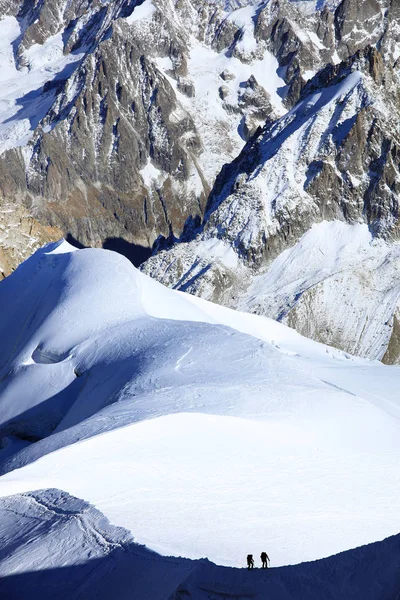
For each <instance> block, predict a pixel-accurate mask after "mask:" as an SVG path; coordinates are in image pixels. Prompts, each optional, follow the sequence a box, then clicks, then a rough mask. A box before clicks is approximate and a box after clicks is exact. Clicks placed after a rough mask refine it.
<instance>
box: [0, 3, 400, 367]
mask: <svg viewBox="0 0 400 600" xmlns="http://www.w3.org/2000/svg"><path fill="white" fill-rule="evenodd" d="M399 10H400V9H399V7H398V4H397V3H395V2H393V1H391V0H362V1H361V2H360V1H358V0H357V1H356V0H342V1H339V0H337V1H336V0H335V1H333V0H332V1H330V0H329V1H326V2H325V1H322V0H316V1H290V0H262V1H261V0H258V1H247V0H246V1H242V0H235V1H232V2H231V1H230V2H227V1H225V0H215V1H210V0H200V1H199V0H196V2H194V1H192V0H182V1H180V2H175V1H173V0H144V1H143V2H140V1H138V0H110V1H107V2H103V1H100V0H96V1H89V0H85V1H83V2H82V1H77V0H72V1H68V2H66V1H65V2H59V1H58V0H43V1H41V2H39V1H36V0H35V1H34V2H27V1H24V0H2V1H1V2H0V40H1V42H0V55H1V57H2V58H3V62H2V64H3V69H2V72H1V74H0V78H1V82H2V84H3V85H2V86H1V90H0V199H1V203H2V206H1V209H0V210H1V212H0V249H1V252H0V272H1V273H2V274H3V275H7V274H8V273H9V272H10V271H11V270H12V269H13V268H15V266H16V265H17V264H18V263H19V262H21V260H23V259H24V258H26V257H27V256H29V254H30V253H31V251H32V250H34V249H36V248H37V247H39V246H40V245H41V244H43V243H44V242H47V241H49V239H58V238H59V237H60V234H61V232H62V234H63V235H64V236H66V237H67V236H70V237H69V238H68V239H72V240H74V239H75V240H76V241H77V242H78V243H79V244H80V245H85V246H86V245H89V246H104V247H105V248H110V249H117V250H119V251H122V252H123V253H124V254H125V255H127V256H129V257H130V258H131V259H132V260H133V262H134V263H135V264H136V265H138V264H139V263H142V262H143V261H144V260H145V259H146V258H148V257H149V256H150V254H153V255H154V256H152V257H151V258H150V259H149V260H148V261H147V262H146V264H145V266H144V267H143V268H144V270H145V272H146V273H148V274H150V275H151V276H153V277H156V278H158V279H159V280H160V281H162V282H163V283H165V284H167V285H169V286H171V287H175V288H177V289H182V290H187V291H190V292H191V293H195V294H198V295H201V296H202V297H203V298H205V299H212V300H214V301H218V302H222V303H224V304H225V305H227V306H230V307H232V308H239V309H245V310H249V311H253V312H259V313H261V314H264V315H267V316H271V317H273V318H278V319H279V320H281V321H282V322H284V323H287V324H289V325H291V326H295V327H296V329H297V330H298V331H299V332H301V333H304V334H307V335H312V336H313V337H314V338H315V339H317V340H320V341H322V342H324V343H329V344H331V343H334V344H335V345H337V346H340V347H341V348H342V349H344V350H345V351H348V352H352V353H354V352H355V353H358V354H362V355H363V356H365V357H370V358H378V359H384V360H385V361H386V362H389V363H396V362H397V361H398V360H399V347H400V346H399V342H398V338H399V333H398V331H399V325H398V323H399V316H398V315H399V313H398V308H397V306H398V292H397V289H398V284H397V280H398V276H397V271H398V269H397V262H396V260H395V257H396V255H397V254H396V253H397V250H396V248H397V245H396V244H397V238H398V236H397V222H398V193H399V169H398V164H399V161H398V155H399V151H398V147H399V139H398V138H399V130H398V122H399V109H400V100H399V93H398V90H399V81H398V64H399V59H400V27H399V21H400V13H399ZM336 220H339V221H341V222H342V223H343V224H347V225H350V226H357V227H358V225H360V224H364V225H365V227H368V229H369V232H370V238H369V241H368V239H367V234H366V233H365V234H363V244H364V246H363V248H365V252H366V253H367V254H368V256H370V257H371V260H370V261H368V262H367V264H365V263H362V261H360V257H359V256H354V257H353V261H351V260H349V261H347V262H346V269H345V272H344V271H343V270H342V267H343V264H342V258H341V254H340V248H341V247H342V246H343V244H344V241H345V240H346V239H348V237H349V234H348V232H349V231H350V230H349V229H348V228H347V227H345V226H343V229H342V231H343V236H344V237H343V238H342V240H340V239H339V240H338V254H337V255H336V257H335V259H334V263H336V267H333V266H332V268H330V269H327V270H326V271H324V272H322V271H321V269H319V268H316V266H314V265H310V269H309V271H308V272H307V273H305V274H304V276H302V277H299V276H298V273H297V272H295V271H294V270H293V269H294V266H295V265H298V263H299V260H298V259H297V260H296V261H293V260H291V261H290V262H291V265H292V266H291V267H290V268H289V265H288V264H287V265H286V268H287V269H288V270H287V271H286V272H285V277H284V279H285V281H289V282H290V290H287V289H286V288H285V286H284V285H283V286H281V287H279V286H278V287H276V286H275V288H274V290H272V289H271V288H264V287H262V293H261V294H260V297H253V295H252V294H253V292H250V291H249V287H251V288H252V290H254V289H257V290H260V289H261V283H260V282H261V281H264V282H268V281H270V280H274V277H275V276H274V273H275V272H276V271H275V269H276V268H277V265H279V264H281V263H282V260H283V259H282V256H280V255H281V254H282V252H285V251H289V250H290V251H291V256H292V258H293V257H294V252H296V248H298V249H299V252H301V249H302V248H304V245H305V244H306V245H307V244H308V243H309V242H310V239H311V238H312V237H313V236H314V235H315V234H314V233H313V232H314V231H315V229H314V227H315V226H317V225H318V226H319V224H320V223H321V222H323V221H328V222H330V223H333V224H332V231H333V237H334V239H337V236H338V227H339V225H337V224H335V223H334V221H336ZM26 222H28V223H29V227H28V228H25V227H24V228H23V231H22V232H21V231H20V230H19V227H18V224H19V223H26ZM324 227H325V225H322V228H324ZM357 227H356V229H355V230H357V231H359V230H358V229H357ZM320 231H325V232H326V231H327V230H326V229H321V230H320ZM21 234H22V235H21ZM304 235H306V236H308V237H307V238H306V239H307V241H304V240H303V238H302V236H304ZM350 235H351V234H350ZM317 237H318V238H319V239H321V236H320V234H317ZM393 242H394V243H393ZM297 244H299V246H297ZM385 244H386V245H385ZM171 248H172V250H171ZM166 249H168V252H165V250H166ZM331 250H332V244H331V242H327V246H326V247H321V251H322V252H323V253H325V254H330V253H331ZM299 256H300V255H299ZM330 256H332V255H331V254H330ZM382 256H385V257H388V260H390V262H391V265H387V264H385V265H384V271H385V275H384V277H383V279H381V278H380V277H379V282H381V281H382V286H381V285H380V283H379V285H375V283H374V279H375V277H376V269H375V267H374V265H376V264H380V263H379V261H380V258H381V257H382ZM221 257H223V258H221ZM274 260H278V261H280V262H278V263H274ZM226 261H228V262H226ZM296 268H297V266H296ZM285 285H286V284H285ZM349 285H350V286H352V288H354V289H356V290H357V293H356V294H354V295H353V296H351V298H349V299H347V290H348V286H349ZM272 295H274V296H275V298H272ZM365 295H366V296H367V297H368V298H367V302H365V298H364V296H365ZM328 297H329V300H328ZM344 297H346V303H344V302H343V298H344ZM348 303H350V305H351V306H350V309H349V310H348V309H347V304H348ZM377 306H378V307H380V310H379V311H378V313H377V311H376V307H377ZM343 315H345V317H344V316H343ZM372 322H373V324H372ZM348 323H350V325H349V326H348Z"/></svg>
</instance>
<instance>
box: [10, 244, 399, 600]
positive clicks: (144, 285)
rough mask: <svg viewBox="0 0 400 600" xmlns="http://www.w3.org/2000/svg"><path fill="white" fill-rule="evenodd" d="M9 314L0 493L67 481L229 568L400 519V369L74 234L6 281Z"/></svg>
mask: <svg viewBox="0 0 400 600" xmlns="http://www.w3.org/2000/svg"><path fill="white" fill-rule="evenodd" d="M0 314H1V315H2V322H1V323H0V336H1V339H2V340H3V344H2V349H1V355H0V358H1V378H2V380H1V388H0V419H1V421H0V422H1V427H0V431H1V438H2V450H0V460H1V461H2V464H1V468H2V472H3V473H4V474H3V475H2V477H1V480H0V495H1V496H7V495H10V494H19V493H26V492H30V491H34V490H39V489H43V488H48V487H51V488H58V489H62V490H65V491H66V492H68V493H70V494H73V495H74V496H77V497H79V498H84V499H85V500H86V501H88V502H90V503H91V504H93V505H94V506H95V507H96V508H97V509H99V510H101V511H102V512H103V513H104V515H105V516H106V517H107V518H108V519H110V521H111V522H112V523H114V524H118V525H120V526H122V527H124V528H126V529H128V530H129V531H131V532H132V533H133V535H134V536H135V540H136V541H137V542H138V543H143V544H145V545H146V546H147V547H148V548H150V549H152V550H155V551H157V552H160V553H161V554H164V555H165V554H168V555H174V556H182V555H183V556H185V557H188V558H193V559H195V558H200V557H202V556H207V557H208V558H210V559H211V560H213V561H216V562H218V563H220V564H224V565H231V566H239V565H241V564H242V560H243V555H245V554H246V553H247V552H248V551H251V549H254V552H256V551H259V550H260V551H261V550H262V549H263V548H264V547H267V550H268V553H269V554H270V556H271V555H272V556H273V564H274V565H275V566H276V565H283V564H290V563H297V562H301V561H304V560H314V559H316V558H321V557H325V556H328V555H331V554H333V553H336V552H340V551H342V550H346V549H348V548H352V547H355V546H358V545H361V544H366V543H369V542H372V541H376V540H379V539H382V538H384V537H386V536H389V535H392V534H395V533H397V532H398V531H399V528H400V521H399V514H400V511H399V508H400V505H399V499H398V489H399V484H400V479H399V477H400V475H399V469H398V462H399V458H400V441H399V440H400V436H399V416H400V405H399V401H398V386H399V379H400V373H399V370H398V369H397V368H396V367H384V366H383V365H381V364H380V363H377V362H375V363H374V362H369V361H367V360H363V359H359V358H356V357H353V356H351V355H349V354H346V353H345V352H341V351H338V350H335V349H334V348H330V347H328V346H324V345H322V344H318V343H315V342H313V341H311V340H307V339H306V338H303V337H302V336H300V335H299V334H298V333H296V332H295V331H294V330H292V329H289V328H287V327H285V326H284V325H281V324H279V323H277V322H275V321H272V320H270V319H267V318H264V317H259V316H256V315H250V314H246V313H238V312H235V311H232V310H229V309H226V308H223V307H221V306H216V305H213V304H211V303H209V302H206V301H204V300H201V299H199V298H195V297H193V296H187V295H186V294H182V293H179V292H176V291H173V290H170V289H167V288H164V287H163V286H161V285H160V284H158V283H157V282H155V281H154V280H152V279H150V278H148V277H147V276H146V275H144V274H142V273H140V272H139V271H137V270H136V269H135V268H134V267H133V266H132V265H131V264H130V263H129V261H127V260H126V259H125V258H123V257H122V256H120V255H117V254H115V253H113V252H110V251H105V250H95V249H84V250H74V249H73V248H72V247H71V246H69V245H68V244H67V243H66V242H62V243H58V244H54V245H52V246H51V245H50V246H47V247H45V248H43V249H41V250H40V251H38V252H37V253H36V254H35V255H33V256H32V257H31V258H30V259H29V260H28V261H26V262H25V263H23V264H22V265H21V266H20V267H19V268H18V269H17V270H16V271H15V273H13V274H12V275H11V276H10V277H9V278H7V279H6V280H4V281H3V282H2V283H0ZM372 440H373V441H372ZM377 506H379V510H377V509H376V507H377ZM258 549H259V550H258ZM178 597H179V596H178Z"/></svg>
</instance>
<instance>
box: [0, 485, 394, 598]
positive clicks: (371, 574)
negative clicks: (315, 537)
mask: <svg viewBox="0 0 400 600" xmlns="http://www.w3.org/2000/svg"><path fill="white" fill-rule="evenodd" d="M0 517H1V518H0V532H1V536H0V577H1V579H0V593H1V595H2V597H4V598H14V599H15V600H17V599H18V600H19V599H21V600H22V599H23V598H28V597H29V598H32V600H35V599H36V598H37V599H38V600H39V599H40V600H47V599H49V600H50V599H53V598H57V599H58V600H75V599H82V600H83V599H84V600H91V599H93V600H94V599H96V600H109V598H112V597H115V598H118V600H125V599H126V600H128V599H131V598H132V597H135V598H138V599H139V598H140V600H142V599H143V600H144V599H146V600H167V599H168V600H171V599H172V600H179V599H180V598H184V597H192V598H196V600H209V599H210V598H220V597H223V598H227V599H228V600H229V599H234V598H249V597H250V598H254V599H255V600H265V598H268V599H269V600H299V599H300V598H301V599H302V600H327V599H328V598H329V600H343V599H344V598H351V599H352V600H393V599H394V598H396V597H397V593H398V571H399V567H400V562H399V561H400V559H399V555H400V554H399V553H400V541H399V536H395V537H392V538H389V539H387V540H384V541H383V542H379V543H375V544H371V545H370V546H364V547H362V548H357V549H355V550H352V551H350V552H345V553H342V554H339V555H337V556H332V557H330V558H328V559H325V560H321V561H316V562H313V563H306V564H300V565H296V566H293V567H284V568H279V569H273V570H270V571H268V572H265V571H262V570H255V571H253V572H251V573H249V572H248V571H247V570H244V569H232V568H224V567H220V566H217V565H215V564H213V563H211V562H209V561H208V560H196V561H191V560H188V559H184V558H170V557H163V556H160V555H158V554H156V553H154V552H151V551H149V550H147V549H146V548H145V547H143V546H139V545H138V544H136V543H135V542H134V540H133V538H132V536H130V535H129V533H128V532H127V531H125V530H123V529H121V528H117V527H115V526H112V525H110V524H109V523H108V522H107V520H106V519H105V518H104V516H102V515H101V513H99V512H98V511H97V510H95V509H94V508H93V507H92V506H90V505H89V504H88V503H87V502H84V501H82V500H79V499H78V498H74V497H73V496H70V495H69V494H66V493H65V492H61V491H59V490H55V489H51V490H41V491H38V492H34V493H27V494H21V495H16V496H9V497H6V498H3V499H1V500H0ZM27 542H28V543H27ZM71 542H72V543H71ZM10 543H11V544H12V548H13V551H12V553H11V554H10Z"/></svg>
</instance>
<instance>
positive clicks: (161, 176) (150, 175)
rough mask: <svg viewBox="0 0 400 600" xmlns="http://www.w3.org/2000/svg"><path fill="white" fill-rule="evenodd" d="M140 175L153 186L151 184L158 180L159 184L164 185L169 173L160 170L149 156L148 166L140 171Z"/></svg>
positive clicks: (146, 183)
mask: <svg viewBox="0 0 400 600" xmlns="http://www.w3.org/2000/svg"><path fill="white" fill-rule="evenodd" d="M139 173H140V175H141V176H142V178H143V182H144V184H145V185H146V186H147V187H151V185H152V184H153V183H154V182H156V183H158V184H159V185H162V184H163V183H164V181H165V179H166V178H167V175H166V173H165V172H164V171H160V169H157V167H155V166H154V165H153V163H152V162H151V159H150V157H149V159H148V161H147V164H146V166H145V167H144V168H143V169H141V170H140V171H139Z"/></svg>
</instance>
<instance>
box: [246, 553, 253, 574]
mask: <svg viewBox="0 0 400 600" xmlns="http://www.w3.org/2000/svg"><path fill="white" fill-rule="evenodd" d="M247 568H248V570H249V571H250V569H254V559H253V555H252V554H248V555H247Z"/></svg>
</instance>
